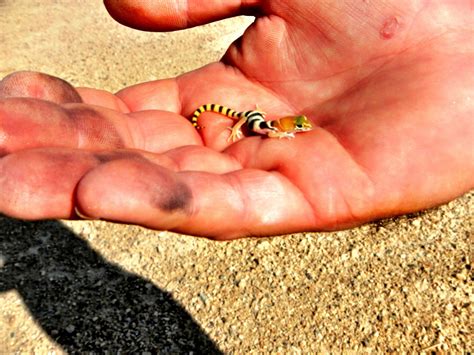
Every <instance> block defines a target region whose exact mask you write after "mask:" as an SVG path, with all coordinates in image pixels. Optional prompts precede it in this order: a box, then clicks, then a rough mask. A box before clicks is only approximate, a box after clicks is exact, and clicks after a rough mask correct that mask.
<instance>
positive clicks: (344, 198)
mask: <svg viewBox="0 0 474 355" xmlns="http://www.w3.org/2000/svg"><path fill="white" fill-rule="evenodd" d="M141 3H142V2H137V1H112V0H110V1H106V5H107V7H108V9H109V11H110V13H111V14H112V15H113V16H114V17H115V18H116V19H118V20H119V21H120V22H123V23H125V24H127V25H131V26H134V27H138V28H141V29H147V30H169V29H177V28H184V27H189V26H194V25H199V24H201V23H205V22H208V21H211V20H215V19H218V18H224V17H228V16H231V15H237V14H240V13H255V14H257V16H258V17H257V20H256V21H255V23H254V24H253V25H252V26H251V27H250V28H249V29H248V30H247V31H246V33H245V34H244V36H243V37H242V38H241V39H239V40H238V41H237V42H236V43H235V44H233V45H232V46H231V47H230V48H229V50H228V52H227V53H226V55H225V56H224V58H223V60H222V61H221V62H219V63H214V64H211V65H208V66H206V67H204V68H201V69H199V70H197V71H194V72H191V73H187V74H184V75H182V76H180V77H178V78H175V79H169V80H161V81H156V82H150V83H144V84H140V85H136V86H133V87H130V88H127V89H124V90H122V91H121V92H119V93H118V94H117V95H116V96H114V95H111V94H109V93H106V92H103V91H99V90H93V89H85V88H82V89H81V88H79V89H77V90H76V89H74V88H72V87H71V86H70V85H69V84H67V83H65V82H63V81H61V80H59V79H56V78H51V77H48V76H45V75H43V74H37V73H17V74H13V75H11V76H9V77H7V78H5V79H4V80H3V81H2V82H1V83H0V97H3V99H0V154H2V155H3V156H4V157H3V158H2V159H1V160H0V212H3V213H6V214H7V215H10V216H13V217H19V218H27V219H38V218H74V217H77V214H76V213H79V214H80V215H82V216H88V217H90V218H101V219H107V220H114V221H119V222H125V223H135V224H140V225H144V226H147V227H150V228H155V229H172V230H176V231H180V232H184V233H190V234H196V235H204V236H211V237H217V238H221V239H228V238H234V237H239V236H246V235H274V234H282V233H290V232H295V231H304V230H328V229H340V228H347V227H349V226H353V225H358V224H360V223H363V222H365V221H369V220H373V219H376V218H381V217H384V216H391V215H396V214H401V213H406V212H412V211H416V210H420V209H424V208H428V207H431V206H435V205H438V204H441V203H443V202H446V201H449V200H451V199H453V198H455V197H457V196H459V195H461V194H463V193H464V192H466V191H469V190H470V189H472V188H473V187H474V178H473V177H474V156H473V155H474V145H473V137H474V123H473V113H474V112H473V111H474V109H473V101H472V97H473V91H474V82H473V78H474V75H473V74H474V69H473V68H474V65H473V60H474V56H473V54H474V52H473V51H472V32H471V33H470V31H472V22H471V23H470V22H469V21H470V20H469V6H470V2H469V1H461V0H460V1H457V2H456V3H455V4H453V2H449V1H447V2H446V4H442V3H440V2H435V3H430V4H429V5H426V4H425V5H423V6H422V5H420V4H415V3H414V2H413V1H408V0H406V1H401V2H400V1H393V4H389V3H382V2H380V3H378V4H377V3H374V2H361V3H360V4H354V2H353V1H347V2H345V1H339V0H325V1H318V2H314V1H310V0H297V1H290V0H287V1H285V0H274V1H270V0H268V1H263V0H262V1H247V2H240V1H228V2H222V1H217V0H216V1H207V2H206V5H203V3H202V2H198V1H191V0H189V1H188V2H187V7H186V9H181V8H180V6H178V5H176V2H173V1H165V0H163V1H160V2H159V3H161V6H157V5H156V2H155V5H154V8H150V7H148V6H150V5H149V4H150V2H143V4H141ZM145 3H147V4H145ZM168 3H169V4H175V5H176V6H175V5H173V6H171V5H167V4H168ZM178 4H180V3H179V2H178ZM137 14H140V15H139V16H138V15H137ZM204 103H218V104H223V105H226V106H229V107H232V108H234V109H236V110H239V111H243V110H249V109H253V108H254V107H255V105H256V104H258V105H259V106H260V107H261V108H262V109H263V110H264V111H266V112H267V114H268V117H269V118H270V119H272V118H279V117H281V116H285V115H289V114H305V115H307V116H308V117H310V119H311V120H312V121H313V123H314V124H315V126H316V128H315V129H314V130H313V131H311V132H307V133H301V134H297V135H296V138H295V139H293V140H287V139H281V140H279V139H269V138H264V137H260V136H248V137H245V138H243V139H241V140H240V141H238V142H236V143H233V144H231V143H228V142H227V138H228V135H229V130H227V129H226V127H229V126H231V125H232V124H233V122H232V120H230V119H228V118H226V117H223V116H220V115H218V114H214V113H205V114H203V115H202V116H201V117H200V125H201V126H202V127H203V129H202V130H201V131H200V132H197V131H196V130H195V129H194V128H193V127H192V125H191V123H190V122H189V120H188V117H190V116H191V115H192V112H193V111H194V109H196V108H197V107H198V106H200V105H201V104H204Z"/></svg>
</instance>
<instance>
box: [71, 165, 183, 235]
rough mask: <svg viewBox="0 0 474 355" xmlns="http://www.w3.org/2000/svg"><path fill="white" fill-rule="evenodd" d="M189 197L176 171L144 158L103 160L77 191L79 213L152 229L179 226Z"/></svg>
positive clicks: (85, 178) (81, 182)
mask: <svg viewBox="0 0 474 355" xmlns="http://www.w3.org/2000/svg"><path fill="white" fill-rule="evenodd" d="M191 200H192V194H191V190H190V189H189V188H188V186H187V185H186V184H184V183H183V182H181V181H180V180H179V179H178V177H177V175H176V174H175V173H173V172H172V171H170V170H168V169H166V168H162V167H160V166H157V165H154V164H151V163H150V162H148V161H147V160H145V159H122V160H114V161H110V162H107V163H104V164H102V165H100V166H99V167H97V168H96V169H94V170H92V171H90V172H89V173H88V174H87V175H85V176H84V177H83V179H82V180H81V181H80V182H79V184H78V186H77V190H76V208H77V210H78V211H79V213H80V214H82V215H85V216H87V217H88V218H94V219H105V220H111V221H118V222H122V223H132V224H139V225H143V226H146V227H149V228H153V229H171V228H174V227H176V226H178V225H180V224H181V223H182V221H183V219H184V218H186V216H187V215H188V213H189V211H190V206H191Z"/></svg>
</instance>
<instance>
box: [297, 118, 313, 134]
mask: <svg viewBox="0 0 474 355" xmlns="http://www.w3.org/2000/svg"><path fill="white" fill-rule="evenodd" d="M293 123H294V125H295V131H297V132H304V131H310V130H312V129H313V125H312V124H311V121H310V120H309V119H308V117H306V116H305V115H299V116H295V118H294V121H293Z"/></svg>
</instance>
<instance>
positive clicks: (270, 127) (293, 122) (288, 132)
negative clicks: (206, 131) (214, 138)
mask: <svg viewBox="0 0 474 355" xmlns="http://www.w3.org/2000/svg"><path fill="white" fill-rule="evenodd" d="M206 111H208V112H216V113H220V114H222V115H224V116H227V117H230V118H232V119H234V120H238V121H237V123H236V124H235V125H234V126H232V128H229V129H230V130H231V134H230V136H229V138H228V141H232V142H235V141H236V140H237V139H239V138H241V137H242V126H243V125H244V124H246V125H247V127H248V128H249V130H250V131H252V132H254V133H258V134H262V135H266V136H267V137H270V138H294V137H295V133H297V132H306V131H310V130H312V129H313V125H312V124H311V121H310V120H309V119H308V118H307V117H306V116H304V115H298V116H286V117H282V118H279V119H277V120H273V121H266V120H265V115H266V114H265V112H262V111H260V110H259V109H258V107H257V109H256V110H250V111H242V112H237V111H234V110H232V109H230V108H228V107H225V106H222V105H217V104H205V105H202V106H200V107H199V108H198V109H197V110H196V111H194V114H193V117H192V119H191V122H192V124H193V126H194V127H195V128H196V129H200V128H201V127H200V126H199V124H198V118H199V116H200V115H201V114H202V113H203V112H206Z"/></svg>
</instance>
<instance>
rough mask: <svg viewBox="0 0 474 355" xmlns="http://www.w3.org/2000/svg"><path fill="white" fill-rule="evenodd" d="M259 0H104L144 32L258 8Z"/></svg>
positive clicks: (122, 19) (123, 19)
mask: <svg viewBox="0 0 474 355" xmlns="http://www.w3.org/2000/svg"><path fill="white" fill-rule="evenodd" d="M259 2H260V1H258V0H226V1H222V0H208V1H201V0H187V1H175V0H157V1H145V0H139V1H137V0H105V1H104V3H105V6H106V8H107V11H108V12H109V13H110V15H111V16H112V17H113V18H114V19H115V20H116V21H118V22H120V23H121V24H123V25H126V26H129V27H133V28H137V29H140V30H145V31H170V30H178V29H183V28H189V27H193V26H197V25H201V24H205V23H209V22H212V21H216V20H220V19H224V18H228V17H231V16H238V15H248V14H250V13H252V12H254V11H255V8H256V7H257V5H258V4H259Z"/></svg>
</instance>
